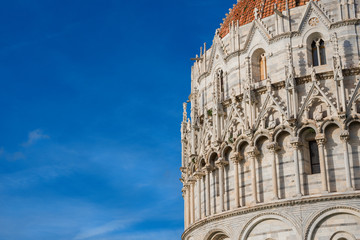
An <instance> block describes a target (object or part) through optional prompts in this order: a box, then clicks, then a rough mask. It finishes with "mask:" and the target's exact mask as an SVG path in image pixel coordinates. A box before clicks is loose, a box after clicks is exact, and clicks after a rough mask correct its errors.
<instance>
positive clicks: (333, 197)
mask: <svg viewBox="0 0 360 240" xmlns="http://www.w3.org/2000/svg"><path fill="white" fill-rule="evenodd" d="M344 199H360V192H359V191H357V192H352V193H330V194H327V195H323V196H319V195H317V196H303V197H301V198H299V199H290V200H289V199H286V200H283V201H277V202H272V203H264V204H258V205H256V206H250V207H242V208H238V209H234V210H230V211H227V212H223V213H218V214H215V215H212V216H210V217H206V218H204V219H202V220H200V221H198V222H195V223H194V224H193V225H191V226H190V227H188V228H187V229H185V231H184V233H183V234H182V239H185V238H186V236H187V235H188V234H189V233H190V232H192V231H193V230H195V229H197V228H199V227H202V226H204V225H205V224H208V223H211V222H214V221H219V220H222V219H226V218H230V217H234V216H239V215H243V214H248V213H252V212H257V211H263V210H267V209H274V208H279V207H288V206H296V205H305V204H309V203H310V204H311V203H318V202H326V201H337V200H344Z"/></svg>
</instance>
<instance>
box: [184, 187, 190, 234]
mask: <svg viewBox="0 0 360 240" xmlns="http://www.w3.org/2000/svg"><path fill="white" fill-rule="evenodd" d="M185 195H186V226H187V227H189V226H190V224H191V209H190V202H191V201H190V184H189V183H187V184H186V185H185Z"/></svg>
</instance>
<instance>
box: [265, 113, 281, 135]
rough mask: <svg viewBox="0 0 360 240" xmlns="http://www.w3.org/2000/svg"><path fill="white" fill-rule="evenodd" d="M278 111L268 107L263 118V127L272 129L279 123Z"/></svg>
mask: <svg viewBox="0 0 360 240" xmlns="http://www.w3.org/2000/svg"><path fill="white" fill-rule="evenodd" d="M280 119H281V118H280V113H279V112H278V111H275V110H274V109H270V110H269V111H268V114H267V117H266V118H265V119H264V120H265V121H264V123H263V124H262V125H263V128H266V129H269V130H271V129H274V128H275V127H276V126H277V125H279V124H280V123H281V122H280Z"/></svg>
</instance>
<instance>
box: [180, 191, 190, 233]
mask: <svg viewBox="0 0 360 240" xmlns="http://www.w3.org/2000/svg"><path fill="white" fill-rule="evenodd" d="M181 192H182V197H183V199H184V228H185V229H186V228H187V227H188V221H187V198H186V187H183V188H182V189H181Z"/></svg>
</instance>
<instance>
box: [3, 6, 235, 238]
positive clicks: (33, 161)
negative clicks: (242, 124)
mask: <svg viewBox="0 0 360 240" xmlns="http://www.w3.org/2000/svg"><path fill="white" fill-rule="evenodd" d="M235 2H236V1H235V0H221V1H220V0H216V1H215V0H207V1H203V0H183V1H164V0H163V1H161V0H153V1H147V0H138V1H123V0H86V1H85V0H61V1H60V0H50V1H49V0H11V1H4V0H3V1H1V9H0V20H1V24H0V26H1V28H0V29H1V31H0V73H1V75H0V83H1V85H0V111H1V115H0V116H1V117H0V240H13V239H14V240H28V239H29V240H30V239H37V240H41V239H52V240H72V239H73V240H83V239H86V240H112V239H122V240H138V239H139V240H152V239H164V240H166V239H180V235H181V233H182V229H183V201H182V197H181V183H180V181H179V178H180V172H179V167H180V163H181V159H180V157H181V154H180V149H181V146H180V122H181V119H182V102H183V101H185V100H186V99H187V97H188V95H189V93H190V67H191V64H192V63H191V61H190V60H189V59H190V58H191V57H194V56H195V54H197V53H198V52H199V48H200V46H201V45H202V44H203V42H205V41H206V42H207V43H208V44H209V45H211V42H212V38H213V36H214V32H215V29H216V28H218V27H219V24H220V22H221V21H222V18H223V17H225V13H226V12H228V9H229V8H230V7H232V4H234V3H235Z"/></svg>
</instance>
